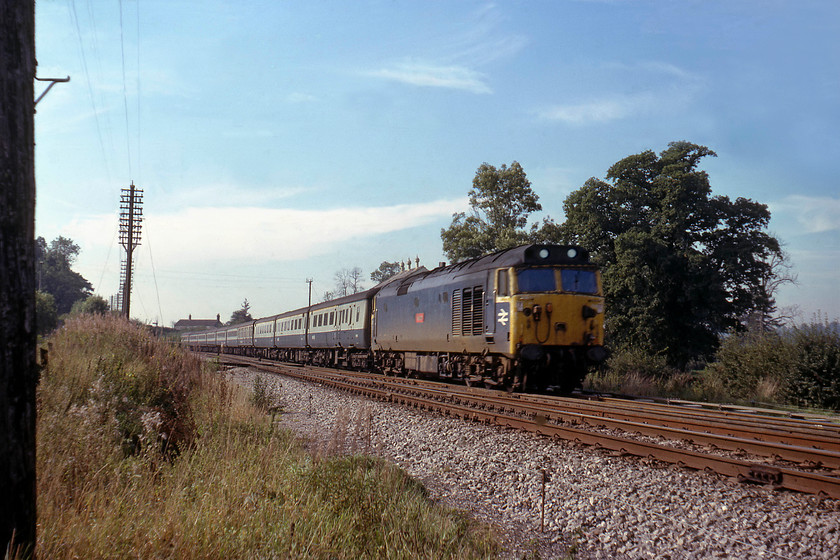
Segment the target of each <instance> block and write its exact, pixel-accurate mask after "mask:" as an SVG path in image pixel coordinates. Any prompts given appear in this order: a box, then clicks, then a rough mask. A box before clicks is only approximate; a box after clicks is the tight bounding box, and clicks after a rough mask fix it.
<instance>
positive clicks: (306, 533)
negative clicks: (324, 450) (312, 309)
mask: <svg viewBox="0 0 840 560" xmlns="http://www.w3.org/2000/svg"><path fill="white" fill-rule="evenodd" d="M52 345H53V350H52V353H51V359H50V366H49V370H48V371H46V372H45V374H44V376H43V378H42V382H41V384H40V386H39V394H38V398H39V417H38V517H39V518H38V523H39V532H38V545H37V551H36V552H37V554H38V555H39V556H40V557H42V558H114V559H117V558H173V559H181V558H183V559H193V558H353V559H355V558H381V557H390V558H417V557H424V558H488V557H493V556H494V555H495V554H496V551H497V550H498V547H497V545H496V544H495V541H494V540H493V539H492V537H491V536H490V535H489V534H488V532H487V530H486V528H483V527H482V526H478V525H476V524H474V523H472V522H470V521H469V520H467V519H466V518H465V517H464V516H463V515H461V514H459V513H457V512H449V511H446V510H442V509H440V508H438V507H437V506H435V505H434V504H432V503H431V502H429V500H428V499H427V497H426V495H425V491H424V490H423V487H422V486H421V485H419V484H418V483H416V482H414V481H412V480H411V479H410V478H408V477H407V476H406V475H405V473H403V472H402V471H400V470H399V469H397V468H395V467H393V466H391V465H389V464H386V463H383V462H381V461H379V460H375V459H370V458H365V457H347V456H337V457H336V456H328V457H322V458H319V459H318V460H313V458H312V457H311V456H310V455H309V454H307V453H306V452H305V450H304V449H303V447H302V446H301V445H300V443H299V442H298V441H297V440H296V439H295V438H294V437H293V436H292V435H290V434H289V433H288V432H285V431H278V430H276V429H274V427H273V426H272V423H271V420H270V417H269V416H267V415H266V414H264V413H263V412H262V411H261V410H260V409H259V408H257V407H256V406H255V403H253V402H252V396H251V395H249V394H248V392H246V391H244V390H241V389H239V388H237V387H236V386H231V385H229V384H228V383H227V382H226V381H225V380H224V378H223V377H222V376H219V375H212V374H209V373H208V372H206V371H203V370H202V365H201V363H200V362H198V361H197V360H195V359H194V358H192V357H190V356H187V355H184V354H182V353H181V352H180V351H178V350H177V349H176V348H173V347H171V346H168V345H166V344H164V343H160V342H158V341H156V340H155V339H152V338H150V337H149V336H148V335H147V334H146V333H145V331H143V330H142V329H140V328H138V327H135V326H132V325H130V324H129V323H127V322H124V321H120V320H119V319H113V318H110V317H85V318H82V319H73V320H70V321H68V322H67V324H66V325H65V326H64V327H63V328H62V329H61V330H59V331H58V332H57V333H56V334H55V336H54V338H53V339H52ZM173 426H182V428H179V429H173ZM179 430H180V432H179ZM173 439H177V441H178V443H177V446H175V447H173V444H171V443H170V442H171V440H173ZM127 441H128V442H130V445H126V442H127ZM174 448H177V450H178V453H174V452H172V451H171V450H172V449H174Z"/></svg>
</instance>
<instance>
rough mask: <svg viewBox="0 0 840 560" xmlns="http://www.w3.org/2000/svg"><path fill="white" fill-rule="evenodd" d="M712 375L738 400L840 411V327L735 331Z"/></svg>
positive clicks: (817, 324)
mask: <svg viewBox="0 0 840 560" xmlns="http://www.w3.org/2000/svg"><path fill="white" fill-rule="evenodd" d="M710 371H711V373H713V374H714V375H715V376H717V378H718V379H720V380H721V382H722V384H723V385H724V386H725V387H726V389H727V391H728V392H729V393H730V394H731V395H732V396H733V397H734V398H737V399H742V400H758V401H762V402H776V403H784V404H793V405H797V406H806V407H817V408H829V409H834V410H840V328H838V325H837V323H827V322H823V323H820V322H812V323H810V324H804V325H799V326H795V327H792V328H789V329H781V330H778V331H772V332H767V331H764V330H761V329H758V328H757V329H753V330H750V331H747V332H744V333H734V334H732V335H730V336H728V337H726V338H725V340H724V342H723V343H722V344H721V347H720V349H719V350H718V353H717V361H716V362H715V363H714V364H712V365H711V366H710Z"/></svg>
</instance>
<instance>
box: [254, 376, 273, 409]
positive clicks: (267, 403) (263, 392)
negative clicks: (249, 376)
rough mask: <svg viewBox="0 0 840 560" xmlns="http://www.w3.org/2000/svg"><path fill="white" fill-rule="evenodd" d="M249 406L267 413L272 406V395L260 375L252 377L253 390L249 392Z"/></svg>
mask: <svg viewBox="0 0 840 560" xmlns="http://www.w3.org/2000/svg"><path fill="white" fill-rule="evenodd" d="M250 401H251V404H252V405H254V407H255V408H258V409H260V410H262V411H263V412H268V411H269V410H271V408H272V407H273V406H274V401H275V398H274V394H273V392H272V390H271V387H269V385H268V383H267V382H266V380H265V379H264V378H263V376H261V375H257V376H256V377H254V388H253V390H252V392H251V399H250Z"/></svg>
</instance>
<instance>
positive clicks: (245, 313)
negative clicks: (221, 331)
mask: <svg viewBox="0 0 840 560" xmlns="http://www.w3.org/2000/svg"><path fill="white" fill-rule="evenodd" d="M250 309H251V304H250V303H248V298H245V299H244V300H243V301H242V307H241V308H239V309H237V310H236V311H234V312H233V313H231V315H230V320H229V321H228V322H227V323H225V324H226V325H238V324H240V323H247V322H249V321H253V320H254V318H253V317H251V312H250Z"/></svg>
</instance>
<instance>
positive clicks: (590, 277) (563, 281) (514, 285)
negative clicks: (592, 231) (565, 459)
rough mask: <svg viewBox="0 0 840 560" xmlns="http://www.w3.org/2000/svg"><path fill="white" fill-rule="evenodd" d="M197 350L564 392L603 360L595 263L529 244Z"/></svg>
mask: <svg viewBox="0 0 840 560" xmlns="http://www.w3.org/2000/svg"><path fill="white" fill-rule="evenodd" d="M181 341H182V344H183V345H185V346H186V347H187V348H189V349H191V350H195V351H203V352H215V353H228V354H236V355H243V356H251V357H258V358H264V359H267V360H277V361H281V362H290V363H295V364H311V365H316V366H325V367H336V368H345V369H351V370H360V371H374V372H378V373H382V374H385V375H395V376H406V377H423V378H434V379H440V380H444V381H451V382H458V383H464V384H467V385H470V386H484V387H491V388H500V389H506V390H508V391H530V390H542V391H554V392H561V393H567V392H570V391H571V390H573V389H574V388H575V387H577V386H579V385H580V383H581V381H582V380H583V378H584V376H585V375H586V373H587V371H588V370H589V368H590V367H591V366H593V365H597V364H599V363H601V362H603V361H604V359H605V358H606V356H607V352H606V350H605V348H604V297H603V291H602V285H601V275H600V271H599V269H598V267H597V266H596V265H595V264H594V263H593V262H591V261H590V257H589V253H588V251H586V250H585V249H584V248H582V247H578V246H572V245H550V244H529V245H522V246H519V247H514V248H510V249H506V250H502V251H498V252H495V253H492V254H490V255H486V256H483V257H479V258H474V259H470V260H465V261H462V262H459V263H455V264H451V265H448V266H446V265H445V264H444V263H441V266H438V267H437V268H434V269H432V270H429V269H427V268H425V267H423V266H418V267H416V268H413V269H408V270H404V271H402V272H400V273H398V274H396V275H395V276H393V277H391V278H389V279H387V280H385V281H384V282H381V283H380V284H378V285H376V286H374V287H373V288H371V289H368V290H364V291H360V292H358V293H355V294H352V295H348V296H345V297H340V298H337V299H333V300H329V301H324V302H322V303H317V304H313V305H309V306H307V307H303V308H300V309H295V310H292V311H287V312H285V313H280V314H278V315H272V316H269V317H263V318H260V319H255V320H252V321H248V322H247V323H242V324H238V325H230V326H223V327H220V328H217V329H213V330H207V331H201V332H189V333H184V334H183V335H182V337H181Z"/></svg>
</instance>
